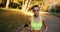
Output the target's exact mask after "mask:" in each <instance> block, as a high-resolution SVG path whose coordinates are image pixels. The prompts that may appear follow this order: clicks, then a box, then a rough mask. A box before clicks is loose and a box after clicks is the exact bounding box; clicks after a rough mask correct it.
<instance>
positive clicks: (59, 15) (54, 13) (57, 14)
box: [50, 12, 60, 17]
mask: <svg viewBox="0 0 60 32" xmlns="http://www.w3.org/2000/svg"><path fill="white" fill-rule="evenodd" d="M50 14H51V15H55V16H57V17H60V13H56V12H50Z"/></svg>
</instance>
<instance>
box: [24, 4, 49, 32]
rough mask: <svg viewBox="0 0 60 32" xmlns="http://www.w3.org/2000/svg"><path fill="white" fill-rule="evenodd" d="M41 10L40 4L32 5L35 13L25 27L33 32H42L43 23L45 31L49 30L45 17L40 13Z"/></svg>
mask: <svg viewBox="0 0 60 32" xmlns="http://www.w3.org/2000/svg"><path fill="white" fill-rule="evenodd" d="M39 10H40V7H39V6H38V5H34V6H33V7H32V12H33V13H34V15H33V16H32V17H30V18H29V19H28V20H27V22H26V24H25V28H26V29H27V30H29V31H31V32H42V25H44V27H45V31H44V32H47V30H48V27H47V25H46V22H45V19H44V17H42V16H41V15H39ZM29 27H30V28H29Z"/></svg>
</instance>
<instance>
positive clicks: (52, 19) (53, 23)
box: [20, 13, 60, 32]
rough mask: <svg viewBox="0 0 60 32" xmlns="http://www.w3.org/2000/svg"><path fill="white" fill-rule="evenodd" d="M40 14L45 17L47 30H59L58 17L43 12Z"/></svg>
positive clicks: (58, 31)
mask: <svg viewBox="0 0 60 32" xmlns="http://www.w3.org/2000/svg"><path fill="white" fill-rule="evenodd" d="M42 16H43V17H45V19H46V23H47V26H48V32H60V18H59V17H56V16H53V15H49V14H48V13H44V15H42ZM20 28H21V27H20ZM43 30H44V28H43ZM22 31H24V28H22ZM24 32H25V31H24Z"/></svg>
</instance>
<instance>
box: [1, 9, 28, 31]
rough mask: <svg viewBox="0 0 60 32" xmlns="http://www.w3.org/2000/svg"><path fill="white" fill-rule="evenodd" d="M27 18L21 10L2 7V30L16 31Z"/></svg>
mask: <svg viewBox="0 0 60 32" xmlns="http://www.w3.org/2000/svg"><path fill="white" fill-rule="evenodd" d="M27 18H28V16H26V15H23V14H22V13H21V12H18V11H9V10H5V9H0V32H15V31H16V29H17V28H18V27H20V26H21V25H23V24H24V23H25V22H26V19H27Z"/></svg>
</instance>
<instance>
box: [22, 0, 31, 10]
mask: <svg viewBox="0 0 60 32" xmlns="http://www.w3.org/2000/svg"><path fill="white" fill-rule="evenodd" d="M30 2H31V0H26V2H25V4H24V5H23V6H22V11H26V9H27V8H28V5H29V4H30Z"/></svg>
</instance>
